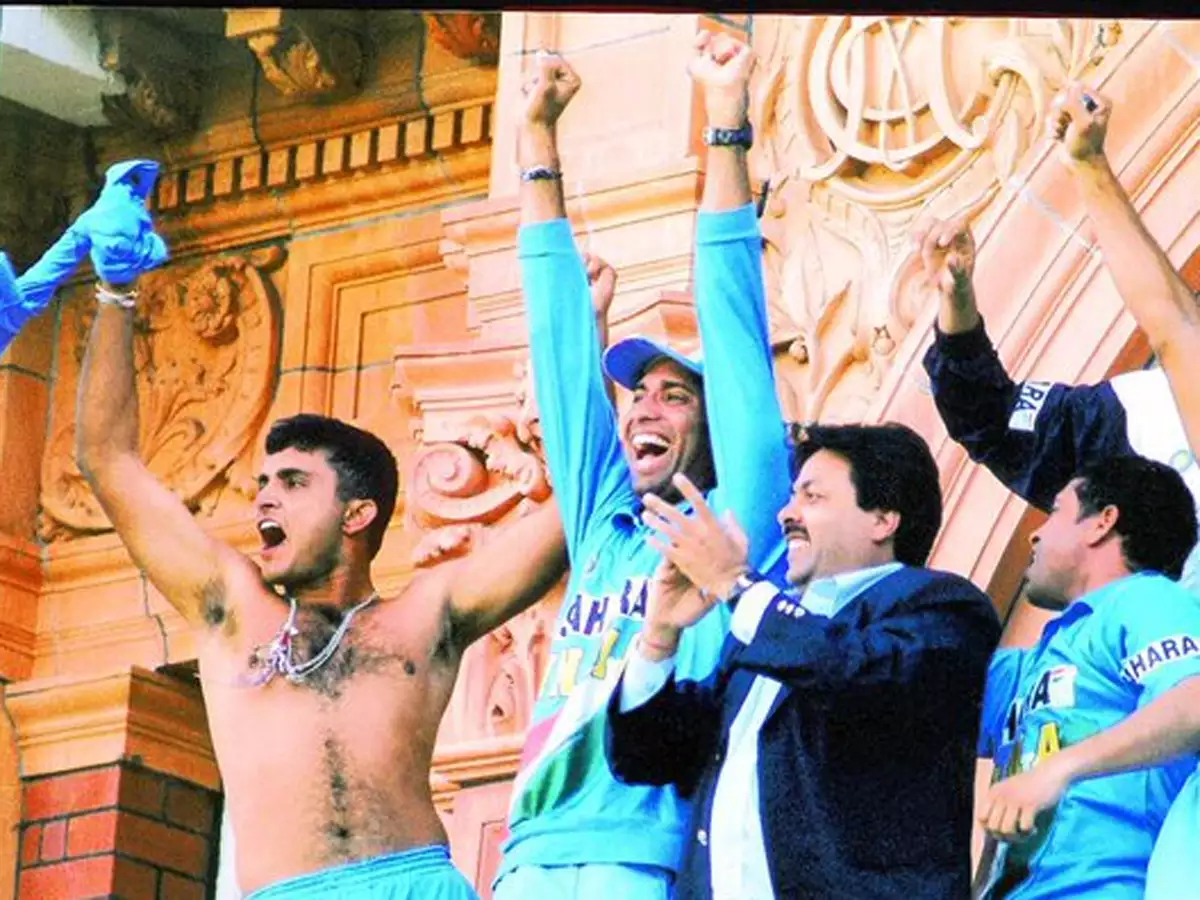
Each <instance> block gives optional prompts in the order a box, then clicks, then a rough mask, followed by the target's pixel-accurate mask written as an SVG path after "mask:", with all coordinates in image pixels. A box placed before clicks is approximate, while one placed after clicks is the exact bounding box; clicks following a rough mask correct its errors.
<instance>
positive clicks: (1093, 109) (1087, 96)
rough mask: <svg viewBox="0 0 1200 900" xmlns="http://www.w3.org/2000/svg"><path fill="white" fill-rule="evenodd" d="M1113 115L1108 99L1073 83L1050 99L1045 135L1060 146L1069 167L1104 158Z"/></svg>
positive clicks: (1061, 155)
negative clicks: (1106, 139)
mask: <svg viewBox="0 0 1200 900" xmlns="http://www.w3.org/2000/svg"><path fill="white" fill-rule="evenodd" d="M1111 114H1112V103H1111V102H1110V101H1109V100H1108V99H1106V98H1105V97H1102V96H1100V95H1099V94H1097V93H1096V92H1095V91H1091V90H1087V89H1085V88H1084V87H1083V85H1081V84H1079V83H1078V82H1074V83H1072V84H1070V85H1068V86H1067V87H1066V88H1064V89H1063V90H1061V91H1059V92H1058V94H1057V95H1055V97H1054V100H1053V101H1051V103H1050V112H1049V113H1048V114H1047V115H1046V136H1047V137H1048V138H1050V140H1052V141H1055V142H1057V143H1058V144H1059V145H1060V150H1061V153H1060V158H1061V159H1062V161H1063V162H1064V163H1066V164H1067V165H1068V166H1071V167H1075V166H1077V165H1079V164H1081V163H1090V162H1093V161H1095V160H1098V159H1102V158H1103V157H1104V136H1105V134H1107V132H1108V117H1109V116H1110V115H1111Z"/></svg>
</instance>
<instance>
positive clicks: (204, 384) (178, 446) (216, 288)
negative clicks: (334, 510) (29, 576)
mask: <svg viewBox="0 0 1200 900" xmlns="http://www.w3.org/2000/svg"><path fill="white" fill-rule="evenodd" d="M282 260H283V251H282V249H280V248H277V247H271V248H266V249H263V250H256V251H252V252H250V253H246V254H243V255H240V256H230V257H222V258H213V259H209V260H206V261H205V262H204V263H202V264H201V265H199V266H198V267H196V268H193V269H192V270H190V271H185V272H182V273H181V272H179V271H178V269H176V268H175V267H169V268H166V269H162V270H159V271H157V272H154V273H151V274H149V275H146V276H143V284H142V300H141V301H140V303H141V305H140V307H139V310H138V318H137V324H136V329H137V331H136V335H135V338H134V341H135V345H134V353H135V364H136V366H137V379H138V417H139V426H140V443H141V454H142V458H143V459H144V460H145V461H146V464H147V465H148V466H149V468H150V469H151V471H153V472H154V473H155V474H156V475H157V476H158V477H159V478H161V479H162V480H163V482H164V483H165V484H166V485H167V486H168V487H170V489H171V490H173V491H174V492H175V493H176V494H178V495H179V496H180V497H181V498H182V499H183V501H184V502H185V503H187V504H188V505H189V506H190V507H191V508H192V509H193V510H208V511H211V509H212V507H213V505H214V504H215V502H216V499H215V495H216V494H217V493H219V492H220V491H221V490H224V489H225V488H232V489H234V490H237V491H239V492H241V493H243V494H246V495H249V493H250V491H251V490H252V483H251V478H250V474H249V473H248V472H247V471H245V466H246V465H248V463H249V457H250V455H251V454H250V453H249V452H247V448H248V445H249V444H250V442H251V441H252V440H253V439H254V436H255V434H256V433H257V430H258V428H259V427H260V426H261V424H262V422H263V418H264V416H266V414H267V412H268V410H269V407H270V402H271V397H272V393H273V390H274V384H275V379H276V372H277V368H278V359H277V357H278V353H279V346H278V345H279V337H278V331H279V327H278V319H279V312H278V299H277V298H276V296H275V294H274V288H273V287H272V286H271V284H270V281H269V279H268V278H267V277H266V273H268V272H270V271H271V270H273V269H275V268H277V267H278V266H279V264H280V263H281V262H282ZM94 315H95V306H94V301H91V300H90V299H89V301H88V303H87V308H86V310H85V311H84V312H82V313H81V314H80V315H78V316H76V317H75V327H76V330H77V334H76V335H75V338H74V340H73V341H69V342H68V343H67V346H68V347H72V348H73V349H74V360H73V361H72V363H73V364H72V366H71V367H70V371H71V372H78V366H79V363H80V360H81V359H82V355H83V351H84V348H85V346H86V340H87V334H88V332H89V330H90V326H91V321H92V319H93V317H94ZM68 352H69V351H68ZM61 391H62V393H61V395H60V396H62V397H64V398H65V399H64V401H63V402H60V403H59V404H58V408H59V410H61V411H62V412H61V419H62V421H58V422H56V423H55V424H56V427H55V430H54V432H53V434H52V436H51V440H50V446H49V447H48V448H47V452H46V456H45V463H44V468H43V475H42V521H41V528H40V531H41V535H42V537H43V538H44V539H46V540H56V539H62V538H68V537H73V536H77V535H80V534H84V533H93V532H99V531H106V530H109V529H110V528H111V524H110V523H109V521H108V518H107V517H106V516H105V514H104V512H103V510H101V508H100V505H99V503H98V502H97V500H96V498H95V495H94V494H92V492H91V489H90V488H89V487H88V485H87V483H86V481H85V480H84V478H83V476H82V475H81V474H80V472H79V469H78V467H77V465H76V463H75V452H74V443H75V421H74V416H73V415H71V414H70V411H71V410H72V409H73V404H72V403H71V402H70V401H71V399H72V398H73V395H74V391H75V383H74V379H71V380H70V382H69V383H67V384H64V385H63V386H62V388H61ZM242 457H245V459H241V458H242Z"/></svg>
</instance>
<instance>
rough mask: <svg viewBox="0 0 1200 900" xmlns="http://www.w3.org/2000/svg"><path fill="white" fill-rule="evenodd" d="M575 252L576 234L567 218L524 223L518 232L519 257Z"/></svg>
mask: <svg viewBox="0 0 1200 900" xmlns="http://www.w3.org/2000/svg"><path fill="white" fill-rule="evenodd" d="M575 252H576V247H575V235H574V233H573V232H572V231H571V223H570V222H569V221H568V220H567V219H551V220H550V221H548V222H536V223H534V224H533V225H522V226H521V228H520V230H519V231H518V232H517V255H518V256H519V257H527V256H544V255H546V254H549V253H575Z"/></svg>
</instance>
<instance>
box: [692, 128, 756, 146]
mask: <svg viewBox="0 0 1200 900" xmlns="http://www.w3.org/2000/svg"><path fill="white" fill-rule="evenodd" d="M703 136H704V143H706V144H708V146H710V147H741V148H743V149H745V150H749V149H750V148H751V147H752V146H753V145H754V128H753V127H752V126H751V125H750V123H749V122H747V123H746V124H745V125H743V126H742V127H741V128H713V127H712V126H709V127H707V128H705V129H704V135H703Z"/></svg>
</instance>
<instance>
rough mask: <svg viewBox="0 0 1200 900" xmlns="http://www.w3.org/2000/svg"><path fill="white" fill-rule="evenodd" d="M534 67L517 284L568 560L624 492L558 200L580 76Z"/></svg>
mask: <svg viewBox="0 0 1200 900" xmlns="http://www.w3.org/2000/svg"><path fill="white" fill-rule="evenodd" d="M532 67H533V68H532V75H531V78H530V80H529V82H528V83H527V84H526V85H525V109H524V113H523V116H522V122H521V126H520V133H519V137H518V150H517V158H518V162H519V165H520V167H521V170H522V178H521V229H520V233H519V235H518V243H519V256H520V264H521V286H522V288H523V290H524V292H525V310H526V316H527V319H528V323H529V343H530V350H531V354H532V358H533V381H534V393H535V396H536V397H537V404H538V410H539V413H540V416H541V427H542V436H543V441H544V444H545V448H546V459H547V463H548V465H549V468H550V477H551V479H552V480H553V482H554V488H555V493H556V495H557V497H558V502H559V505H560V508H561V510H562V520H563V528H564V531H565V533H566V539H567V550H568V552H569V553H570V554H572V555H573V554H574V553H575V552H576V548H577V547H578V546H579V544H580V542H581V541H582V540H583V537H584V530H585V528H586V527H587V523H588V521H589V520H590V518H591V516H592V513H593V512H594V511H595V510H596V509H598V508H600V507H602V506H603V505H604V504H605V503H607V502H608V501H609V500H610V499H611V498H612V497H613V496H614V495H615V494H617V493H618V492H619V491H621V490H622V489H624V490H630V488H629V478H628V468H627V465H626V463H625V459H624V455H623V454H622V451H621V445H620V442H619V440H618V435H617V424H616V414H615V411H614V409H613V406H612V402H611V400H610V399H609V392H608V387H607V385H606V382H605V379H604V373H603V369H602V368H601V364H600V359H601V348H600V345H599V335H598V333H597V328H596V321H595V317H594V311H593V303H592V297H591V291H590V289H589V285H588V277H587V271H586V269H585V267H584V262H583V259H582V258H581V256H580V254H579V250H578V248H577V247H576V244H575V238H574V236H573V234H572V232H571V225H570V223H569V222H568V221H567V219H566V207H565V204H564V202H563V192H562V173H561V171H560V164H559V157H558V143H557V135H556V129H557V123H558V118H559V116H560V115H561V114H562V112H563V110H564V109H565V108H566V106H567V104H568V103H569V102H570V100H571V97H573V96H574V95H575V92H576V91H577V90H578V89H579V85H580V82H579V77H578V76H577V75H576V74H575V72H574V70H572V69H571V67H570V66H569V65H568V64H567V63H566V62H565V61H564V60H563V59H562V57H560V56H557V55H551V54H547V55H538V56H537V57H535V58H534V60H533V61H532Z"/></svg>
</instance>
